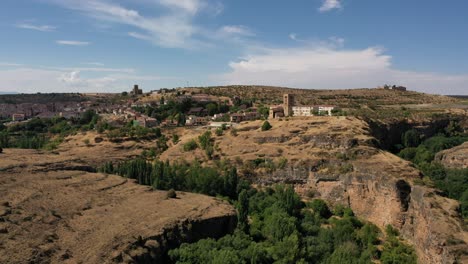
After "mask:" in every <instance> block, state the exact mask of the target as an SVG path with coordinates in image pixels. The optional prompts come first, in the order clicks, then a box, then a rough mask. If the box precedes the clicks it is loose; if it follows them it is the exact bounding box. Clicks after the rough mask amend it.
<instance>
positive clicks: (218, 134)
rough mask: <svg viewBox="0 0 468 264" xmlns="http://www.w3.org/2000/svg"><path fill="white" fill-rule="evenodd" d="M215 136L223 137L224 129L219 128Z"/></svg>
mask: <svg viewBox="0 0 468 264" xmlns="http://www.w3.org/2000/svg"><path fill="white" fill-rule="evenodd" d="M215 134H216V135H217V136H218V137H220V136H222V135H223V129H222V128H221V127H218V128H217V129H216V131H215Z"/></svg>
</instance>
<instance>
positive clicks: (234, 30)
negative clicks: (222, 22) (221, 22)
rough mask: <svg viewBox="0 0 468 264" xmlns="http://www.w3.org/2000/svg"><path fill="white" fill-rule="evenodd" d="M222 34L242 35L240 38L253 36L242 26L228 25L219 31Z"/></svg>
mask: <svg viewBox="0 0 468 264" xmlns="http://www.w3.org/2000/svg"><path fill="white" fill-rule="evenodd" d="M220 32H221V33H222V34H227V35H242V36H254V35H255V34H254V33H253V32H252V31H251V30H250V29H249V28H248V27H246V26H242V25H228V26H224V27H222V28H221V29H220Z"/></svg>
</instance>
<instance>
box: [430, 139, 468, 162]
mask: <svg viewBox="0 0 468 264" xmlns="http://www.w3.org/2000/svg"><path fill="white" fill-rule="evenodd" d="M435 160H437V161H439V162H440V163H442V165H444V166H445V167H447V168H458V169H461V168H468V142H465V143H463V144H462V145H460V146H457V147H454V148H451V149H447V150H443V151H441V152H439V153H437V155H436V157H435Z"/></svg>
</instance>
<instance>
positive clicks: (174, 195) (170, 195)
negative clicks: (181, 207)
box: [166, 189, 177, 199]
mask: <svg viewBox="0 0 468 264" xmlns="http://www.w3.org/2000/svg"><path fill="white" fill-rule="evenodd" d="M166 195H167V198H168V199H175V198H177V193H176V191H175V190H174V189H170V190H169V191H167V194H166Z"/></svg>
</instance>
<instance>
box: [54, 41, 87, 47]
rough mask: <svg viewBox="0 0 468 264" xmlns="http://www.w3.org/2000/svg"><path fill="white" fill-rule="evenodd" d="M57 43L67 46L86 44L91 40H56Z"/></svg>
mask: <svg viewBox="0 0 468 264" xmlns="http://www.w3.org/2000/svg"><path fill="white" fill-rule="evenodd" d="M56 43H57V44H59V45H67V46H88V45H89V44H91V42H87V41H76V40H57V41H56Z"/></svg>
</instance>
